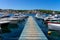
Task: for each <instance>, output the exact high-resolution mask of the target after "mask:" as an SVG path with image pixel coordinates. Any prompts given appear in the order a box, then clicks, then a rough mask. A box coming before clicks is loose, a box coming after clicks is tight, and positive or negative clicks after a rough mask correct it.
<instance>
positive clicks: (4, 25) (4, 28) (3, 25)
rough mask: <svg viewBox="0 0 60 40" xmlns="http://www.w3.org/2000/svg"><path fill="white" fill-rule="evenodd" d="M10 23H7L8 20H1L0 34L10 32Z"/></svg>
mask: <svg viewBox="0 0 60 40" xmlns="http://www.w3.org/2000/svg"><path fill="white" fill-rule="evenodd" d="M9 23H10V21H6V20H4V21H3V20H0V33H1V32H2V31H3V32H6V31H9V29H8V25H9Z"/></svg>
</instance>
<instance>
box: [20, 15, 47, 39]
mask: <svg viewBox="0 0 60 40" xmlns="http://www.w3.org/2000/svg"><path fill="white" fill-rule="evenodd" d="M19 40H48V39H47V37H46V36H45V35H44V33H43V32H42V30H41V29H40V28H39V26H38V24H37V23H36V22H35V20H34V19H33V17H32V16H29V18H28V21H27V23H26V24H25V27H24V29H23V31H22V34H21V36H20V37H19Z"/></svg>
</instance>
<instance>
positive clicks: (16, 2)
mask: <svg viewBox="0 0 60 40" xmlns="http://www.w3.org/2000/svg"><path fill="white" fill-rule="evenodd" d="M0 9H16V10H17V9H18V10H33V9H46V10H57V11H60V0H0Z"/></svg>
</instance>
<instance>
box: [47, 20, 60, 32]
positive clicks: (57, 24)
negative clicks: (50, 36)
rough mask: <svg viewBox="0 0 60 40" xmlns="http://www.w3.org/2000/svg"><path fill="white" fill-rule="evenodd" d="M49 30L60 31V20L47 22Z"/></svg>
mask: <svg viewBox="0 0 60 40" xmlns="http://www.w3.org/2000/svg"><path fill="white" fill-rule="evenodd" d="M47 24H48V29H49V30H59V31H60V20H51V21H47Z"/></svg>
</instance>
